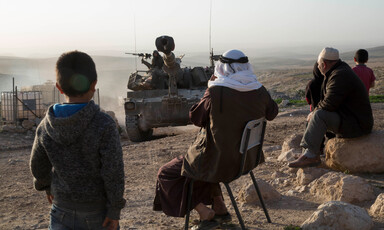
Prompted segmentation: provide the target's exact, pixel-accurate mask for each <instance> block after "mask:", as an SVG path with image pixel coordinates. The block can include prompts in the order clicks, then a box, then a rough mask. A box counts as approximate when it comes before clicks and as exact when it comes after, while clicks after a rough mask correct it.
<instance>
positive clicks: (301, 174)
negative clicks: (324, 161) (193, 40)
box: [296, 167, 329, 185]
mask: <svg viewBox="0 0 384 230" xmlns="http://www.w3.org/2000/svg"><path fill="white" fill-rule="evenodd" d="M327 172H329V170H328V169H323V168H316V167H308V168H303V169H302V168H301V169H299V170H298V171H297V173H296V180H297V183H298V184H300V185H307V184H309V183H311V182H312V181H313V180H315V179H317V178H319V177H321V176H322V175H324V174H326V173H327Z"/></svg>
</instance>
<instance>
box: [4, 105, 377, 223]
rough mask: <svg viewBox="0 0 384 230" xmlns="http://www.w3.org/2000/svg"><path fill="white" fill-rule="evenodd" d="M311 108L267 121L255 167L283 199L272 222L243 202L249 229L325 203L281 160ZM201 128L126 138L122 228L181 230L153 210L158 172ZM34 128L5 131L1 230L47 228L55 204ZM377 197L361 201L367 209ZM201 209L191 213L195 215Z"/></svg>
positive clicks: (291, 219)
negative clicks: (36, 178)
mask: <svg viewBox="0 0 384 230" xmlns="http://www.w3.org/2000/svg"><path fill="white" fill-rule="evenodd" d="M372 107H373V111H374V118H375V126H374V129H377V130H384V112H383V111H384V104H383V103H381V104H372ZM307 114H308V107H307V106H305V107H288V108H280V114H279V115H278V117H277V118H276V119H275V120H273V121H271V122H268V124H267V130H266V136H265V144H264V151H265V155H266V163H265V164H263V165H261V166H259V167H258V168H256V169H255V170H254V174H255V176H256V177H257V178H258V179H263V180H264V181H266V182H268V183H270V184H272V185H273V186H274V188H275V189H276V190H277V191H278V192H279V193H281V194H282V197H281V199H280V200H279V201H275V202H267V203H266V205H267V208H268V211H269V215H270V217H271V220H272V223H271V224H270V223H267V220H266V218H265V216H264V213H263V210H262V209H261V208H260V207H259V206H256V205H248V204H240V211H241V213H242V215H243V218H244V220H245V224H246V226H247V227H248V228H249V229H284V227H285V226H289V225H294V226H300V225H301V224H302V223H303V222H304V221H305V220H306V219H307V218H309V216H310V215H311V214H312V213H313V212H314V211H315V210H316V209H317V207H318V206H319V205H320V204H321V203H322V202H320V201H318V200H317V199H316V198H315V197H313V196H312V195H310V194H309V193H308V192H298V191H297V190H296V188H297V186H298V185H297V181H296V171H295V170H291V169H289V168H288V167H287V166H286V163H282V162H278V161H277V157H278V156H279V155H280V153H281V146H282V144H283V141H284V139H285V138H286V137H288V136H289V135H291V134H293V133H302V132H303V130H304V127H305V117H306V115H307ZM197 131H198V129H197V128H196V127H194V126H185V127H174V128H161V129H157V130H155V132H154V137H153V138H152V140H150V141H147V142H142V143H132V142H130V141H128V140H125V139H123V140H122V147H123V151H124V163H125V175H126V188H125V199H126V200H127V205H126V207H125V208H124V209H123V211H122V216H121V222H120V223H121V228H122V229H182V227H183V223H184V222H183V221H184V219H183V218H172V217H167V216H166V215H164V214H163V213H161V212H154V211H152V201H153V197H154V189H155V181H156V173H157V170H158V168H159V167H160V166H161V165H163V164H164V163H166V162H168V161H169V160H171V159H172V158H174V157H176V156H178V155H181V154H184V153H185V152H186V150H187V148H188V146H189V145H190V144H191V143H192V141H193V140H194V137H195V134H196V132H197ZM32 142H33V132H29V133H8V132H0V229H46V228H47V227H48V220H49V209H50V205H49V204H48V201H47V200H46V197H45V194H44V193H43V192H37V191H35V190H34V189H33V185H32V177H31V174H30V171H29V167H28V164H29V155H30V150H31V146H32ZM359 176H362V177H364V178H366V179H368V181H370V182H372V184H373V185H374V186H375V189H376V190H375V192H376V194H379V193H383V192H384V175H383V174H374V175H367V174H366V175H359ZM250 182H251V180H250V178H249V177H246V176H243V177H242V178H240V179H239V180H237V181H235V182H233V183H231V187H232V190H233V192H234V194H235V196H238V193H239V191H240V189H241V188H242V187H243V186H245V185H246V184H248V183H250ZM223 192H224V196H225V200H226V203H227V206H228V207H229V211H230V213H231V214H232V215H233V222H232V223H231V224H229V225H226V226H223V227H222V229H239V226H238V222H237V219H236V217H235V213H234V210H233V208H232V205H231V204H230V201H229V198H228V196H227V194H226V192H225V189H224V188H223ZM373 202H374V200H372V201H370V202H364V203H361V204H358V205H359V206H360V207H363V208H365V209H368V208H369V207H370V206H371V205H372V203H373ZM194 219H197V214H196V213H195V212H192V220H194ZM373 220H374V224H375V226H374V229H380V228H383V229H384V217H373Z"/></svg>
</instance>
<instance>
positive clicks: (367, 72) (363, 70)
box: [352, 49, 376, 95]
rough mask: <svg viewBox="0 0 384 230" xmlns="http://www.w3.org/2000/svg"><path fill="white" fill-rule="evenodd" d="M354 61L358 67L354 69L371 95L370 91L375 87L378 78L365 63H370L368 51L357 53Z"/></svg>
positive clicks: (360, 50) (361, 50) (362, 50)
mask: <svg viewBox="0 0 384 230" xmlns="http://www.w3.org/2000/svg"><path fill="white" fill-rule="evenodd" d="M353 60H354V61H355V63H356V66H355V67H353V68H352V69H353V71H354V72H355V73H356V74H357V76H359V78H360V79H361V81H362V82H363V83H364V85H365V88H366V89H367V92H368V95H369V89H370V88H373V87H374V86H375V80H376V78H375V75H374V74H373V71H372V69H371V68H369V67H367V66H366V65H365V63H367V62H368V51H366V50H364V49H359V50H358V51H356V53H355V57H354V58H353Z"/></svg>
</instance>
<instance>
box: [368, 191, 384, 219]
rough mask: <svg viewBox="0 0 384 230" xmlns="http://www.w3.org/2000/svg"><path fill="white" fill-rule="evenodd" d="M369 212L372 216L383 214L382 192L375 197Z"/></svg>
mask: <svg viewBox="0 0 384 230" xmlns="http://www.w3.org/2000/svg"><path fill="white" fill-rule="evenodd" d="M369 212H370V213H371V215H373V216H381V217H383V216H384V193H381V194H380V195H379V196H378V197H377V198H376V201H375V203H373V205H372V206H371V208H370V209H369Z"/></svg>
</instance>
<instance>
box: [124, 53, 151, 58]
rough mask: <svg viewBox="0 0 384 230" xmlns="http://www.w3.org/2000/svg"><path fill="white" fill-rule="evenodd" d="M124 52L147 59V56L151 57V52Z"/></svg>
mask: <svg viewBox="0 0 384 230" xmlns="http://www.w3.org/2000/svg"><path fill="white" fill-rule="evenodd" d="M125 54H131V55H134V56H138V57H141V58H144V59H148V58H151V57H152V54H149V53H125Z"/></svg>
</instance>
